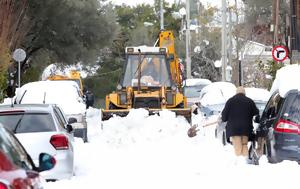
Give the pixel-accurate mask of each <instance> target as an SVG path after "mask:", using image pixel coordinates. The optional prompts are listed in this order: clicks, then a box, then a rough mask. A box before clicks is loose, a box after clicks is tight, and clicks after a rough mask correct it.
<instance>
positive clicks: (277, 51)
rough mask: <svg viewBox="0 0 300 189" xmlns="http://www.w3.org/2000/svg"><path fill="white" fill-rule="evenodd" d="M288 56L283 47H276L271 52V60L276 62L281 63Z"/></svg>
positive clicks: (286, 50)
mask: <svg viewBox="0 0 300 189" xmlns="http://www.w3.org/2000/svg"><path fill="white" fill-rule="evenodd" d="M288 55H289V54H288V49H287V48H286V47H285V46H276V47H274V48H273V50H272V56H273V59H274V60H275V61H277V62H283V61H284V60H285V59H286V58H287V57H288Z"/></svg>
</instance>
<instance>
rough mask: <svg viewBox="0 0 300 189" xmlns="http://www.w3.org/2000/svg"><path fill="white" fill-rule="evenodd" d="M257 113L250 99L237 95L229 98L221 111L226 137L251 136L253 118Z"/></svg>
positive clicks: (240, 94)
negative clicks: (225, 123)
mask: <svg viewBox="0 0 300 189" xmlns="http://www.w3.org/2000/svg"><path fill="white" fill-rule="evenodd" d="M257 114H259V111H258V109H257V107H256V105H255V103H254V102H253V100H252V99H250V98H248V97H246V96H245V95H244V94H242V93H239V94H236V95H235V96H233V97H232V98H230V99H229V100H228V101H227V102H226V104H225V107H224V109H223V111H222V121H224V122H226V121H227V125H226V136H227V138H229V137H231V136H249V137H250V136H251V134H252V130H253V125H252V118H253V116H255V115H257Z"/></svg>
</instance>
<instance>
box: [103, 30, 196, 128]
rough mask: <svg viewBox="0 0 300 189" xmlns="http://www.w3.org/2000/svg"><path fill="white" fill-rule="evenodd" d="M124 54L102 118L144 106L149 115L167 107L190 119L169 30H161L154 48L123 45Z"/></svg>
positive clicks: (172, 37) (172, 39) (122, 113)
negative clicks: (123, 59) (120, 73)
mask: <svg viewBox="0 0 300 189" xmlns="http://www.w3.org/2000/svg"><path fill="white" fill-rule="evenodd" d="M125 53H126V60H125V63H124V69H123V74H122V78H121V80H120V83H119V84H118V85H117V89H116V91H115V92H112V93H110V94H108V95H107V96H106V108H105V109H104V110H102V120H107V119H109V118H110V117H112V116H113V115H119V116H126V115H127V114H128V113H129V111H130V109H132V108H145V109H147V110H148V111H149V114H150V115H151V114H154V113H156V112H159V111H160V110H163V109H167V110H170V111H173V112H175V113H176V115H181V116H184V117H185V118H186V119H187V120H188V121H189V122H190V121H191V109H190V108H188V107H187V102H186V97H185V96H184V95H183V90H182V75H181V69H180V64H179V59H178V57H177V55H176V53H175V44H174V36H173V32H171V31H161V32H160V34H159V40H158V43H157V46H155V47H149V46H137V47H126V52H125Z"/></svg>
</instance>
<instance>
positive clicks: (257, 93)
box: [215, 88, 270, 145]
mask: <svg viewBox="0 0 300 189" xmlns="http://www.w3.org/2000/svg"><path fill="white" fill-rule="evenodd" d="M245 91H246V96H247V97H249V98H251V99H252V100H253V101H254V102H255V105H256V107H257V108H258V110H259V113H260V115H262V112H263V110H264V108H265V106H266V104H267V102H268V98H269V97H270V92H269V91H268V90H266V89H260V88H245ZM224 106H225V104H223V108H224ZM223 108H222V110H223ZM222 110H221V111H220V113H221V112H222ZM256 125H257V124H256V123H254V122H253V126H254V128H256V127H258V125H257V126H256ZM225 127H226V122H221V121H220V122H218V124H217V126H216V129H215V137H216V138H219V139H220V140H221V142H222V144H223V145H226V144H227V143H228V142H229V139H228V138H227V136H226V131H225Z"/></svg>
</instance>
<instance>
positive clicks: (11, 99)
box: [10, 98, 14, 107]
mask: <svg viewBox="0 0 300 189" xmlns="http://www.w3.org/2000/svg"><path fill="white" fill-rule="evenodd" d="M10 107H14V103H13V98H10Z"/></svg>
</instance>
